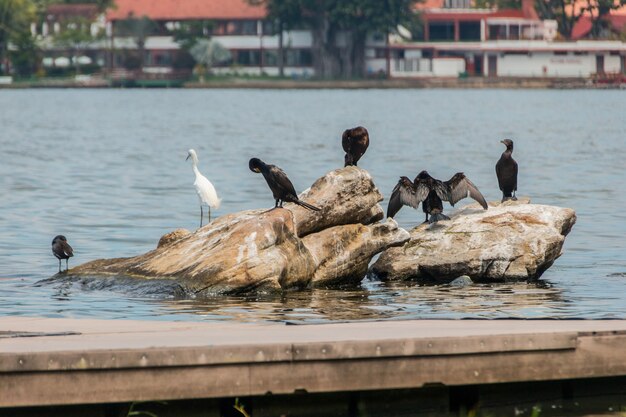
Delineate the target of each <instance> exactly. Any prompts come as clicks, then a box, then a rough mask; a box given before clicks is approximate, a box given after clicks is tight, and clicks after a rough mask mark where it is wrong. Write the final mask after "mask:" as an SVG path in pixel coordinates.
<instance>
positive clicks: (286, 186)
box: [267, 165, 298, 198]
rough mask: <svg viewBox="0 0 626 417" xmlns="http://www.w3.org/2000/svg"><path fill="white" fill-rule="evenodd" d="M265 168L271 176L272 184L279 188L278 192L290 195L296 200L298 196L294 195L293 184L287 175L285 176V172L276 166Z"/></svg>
mask: <svg viewBox="0 0 626 417" xmlns="http://www.w3.org/2000/svg"><path fill="white" fill-rule="evenodd" d="M267 167H268V168H269V169H268V173H269V175H270V176H271V178H272V180H273V182H274V184H276V186H277V187H279V188H280V190H281V191H282V192H283V193H284V194H285V195H288V194H290V195H292V196H293V197H295V198H298V194H297V193H296V189H295V188H294V186H293V184H292V183H291V181H290V180H289V178H288V177H287V174H285V171H283V170H282V169H280V168H279V167H277V166H276V165H268V166H267Z"/></svg>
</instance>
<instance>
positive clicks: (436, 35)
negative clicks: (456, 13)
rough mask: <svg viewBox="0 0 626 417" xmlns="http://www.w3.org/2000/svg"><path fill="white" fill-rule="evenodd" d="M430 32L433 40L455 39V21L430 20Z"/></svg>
mask: <svg viewBox="0 0 626 417" xmlns="http://www.w3.org/2000/svg"><path fill="white" fill-rule="evenodd" d="M428 33H429V38H430V40H431V41H453V40H454V23H453V22H430V23H428Z"/></svg>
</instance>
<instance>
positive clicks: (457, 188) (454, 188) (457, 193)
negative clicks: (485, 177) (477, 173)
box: [442, 172, 487, 210]
mask: <svg viewBox="0 0 626 417" xmlns="http://www.w3.org/2000/svg"><path fill="white" fill-rule="evenodd" d="M443 184H444V185H445V186H446V187H447V188H448V190H449V199H445V198H442V200H447V201H449V202H450V204H452V205H453V206H454V205H455V204H456V203H457V202H458V201H459V200H462V199H464V198H465V197H472V198H473V199H474V200H476V201H478V202H479V203H480V205H481V206H482V207H483V208H484V209H485V210H487V202H486V201H485V197H483V195H482V194H481V193H480V191H479V190H478V188H477V187H476V186H475V185H474V183H472V182H471V181H470V180H469V178H467V177H466V176H465V174H463V173H462V172H457V173H456V174H454V175H453V176H452V178H450V179H449V180H448V181H444V182H443Z"/></svg>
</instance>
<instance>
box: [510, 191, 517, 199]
mask: <svg viewBox="0 0 626 417" xmlns="http://www.w3.org/2000/svg"><path fill="white" fill-rule="evenodd" d="M515 191H517V190H513V198H512V199H511V200H513V201H517V197H515Z"/></svg>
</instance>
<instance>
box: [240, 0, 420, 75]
mask: <svg viewBox="0 0 626 417" xmlns="http://www.w3.org/2000/svg"><path fill="white" fill-rule="evenodd" d="M248 1H249V2H251V3H253V4H265V6H266V7H267V9H268V12H269V16H270V18H273V19H274V20H276V21H277V22H279V25H280V27H282V28H283V29H286V30H289V29H291V28H295V27H302V26H308V27H311V28H312V29H313V37H314V42H313V43H314V45H316V48H317V50H316V52H315V53H314V56H315V61H316V62H315V63H314V66H315V67H316V72H317V73H318V75H319V76H322V77H330V78H338V77H344V78H345V77H354V76H357V77H359V76H363V75H364V70H365V68H364V66H365V65H364V56H365V39H366V37H367V35H368V34H372V33H376V32H380V33H388V32H389V31H393V30H395V28H396V26H397V25H398V24H403V25H405V26H412V25H414V22H413V18H414V13H413V5H414V4H415V3H416V1H415V0H248ZM341 31H343V32H345V33H347V35H348V39H349V42H348V45H347V46H346V47H345V48H343V50H342V48H337V46H336V40H337V34H338V33H339V32H341Z"/></svg>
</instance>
